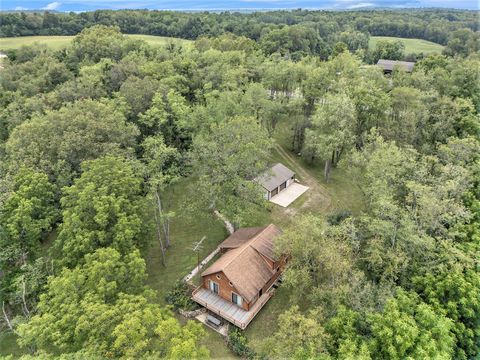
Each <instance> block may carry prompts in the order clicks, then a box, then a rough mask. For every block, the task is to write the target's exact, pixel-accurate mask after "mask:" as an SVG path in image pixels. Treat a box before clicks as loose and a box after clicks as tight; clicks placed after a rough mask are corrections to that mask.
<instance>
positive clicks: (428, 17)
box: [0, 9, 479, 60]
mask: <svg viewBox="0 0 480 360" xmlns="http://www.w3.org/2000/svg"><path fill="white" fill-rule="evenodd" d="M92 25H107V26H118V27H119V28H120V30H121V32H122V33H126V34H150V35H160V36H171V37H179V38H184V39H193V40H195V39H197V38H199V37H202V36H207V37H217V36H220V35H223V34H225V33H232V34H234V35H237V36H244V37H247V38H249V39H252V40H255V41H257V42H258V44H259V46H260V47H261V49H262V50H263V51H264V52H265V53H266V54H267V55H269V54H272V53H276V52H279V53H281V54H282V55H284V54H285V53H286V52H288V53H289V54H290V55H291V56H293V57H295V58H296V59H297V60H298V59H299V58H301V57H302V56H305V55H311V54H315V55H320V56H321V57H322V58H323V59H327V58H328V56H329V55H331V54H332V52H334V50H335V45H336V44H337V43H338V42H340V43H342V44H345V45H346V47H347V48H348V49H349V50H350V51H352V52H354V51H356V50H367V48H368V38H369V36H394V37H404V38H418V39H424V40H429V41H432V42H435V43H438V44H442V45H447V44H448V43H449V42H450V45H449V49H450V48H455V49H452V50H449V51H450V52H451V53H450V55H453V54H455V53H457V54H458V53H461V52H462V51H461V50H460V48H472V47H473V49H474V50H473V51H475V50H478V33H476V32H477V31H478V29H479V23H478V13H477V12H475V11H460V10H441V9H431V10H408V11H405V10H396V11H392V10H385V11H365V10H362V11H340V12H332V11H313V10H301V9H299V10H294V11H269V12H254V13H240V12H222V13H209V12H201V13H188V12H171V11H148V10H122V11H109V10H98V11H94V12H82V13H78V14H77V13H73V12H71V13H68V14H65V13H55V12H48V11H45V12H33V13H32V12H12V13H0V37H1V36H28V35H75V34H78V33H79V32H80V31H82V30H83V29H84V28H87V27H90V26H92ZM416 55H417V56H418V55H421V54H416ZM390 58H391V57H390ZM376 60H378V59H376Z"/></svg>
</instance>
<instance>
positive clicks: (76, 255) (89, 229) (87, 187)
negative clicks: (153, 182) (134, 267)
mask: <svg viewBox="0 0 480 360" xmlns="http://www.w3.org/2000/svg"><path fill="white" fill-rule="evenodd" d="M140 175H141V174H140V173H139V172H138V171H136V169H135V164H134V163H132V162H130V161H127V160H123V159H120V158H115V157H112V156H107V157H103V158H100V159H97V160H92V161H88V162H84V163H83V173H82V176H80V178H78V179H76V180H75V183H74V184H73V185H72V186H70V187H68V188H64V190H63V192H64V195H63V197H62V200H61V203H62V208H63V223H62V225H61V227H60V230H59V234H58V238H57V240H56V247H57V249H58V250H59V251H60V253H61V254H62V256H61V259H60V260H61V262H62V263H63V264H68V265H75V264H78V263H81V262H82V258H83V256H84V255H86V254H89V253H92V252H93V251H95V250H96V249H97V248H99V247H109V246H111V247H113V248H115V249H116V250H118V251H119V252H120V253H121V254H128V253H129V252H131V251H132V249H134V248H135V247H139V248H143V247H144V246H145V245H146V243H148V237H144V236H142V234H144V233H143V232H144V231H145V226H144V225H143V224H142V206H144V205H143V200H142V199H141V197H140V185H141V178H140Z"/></svg>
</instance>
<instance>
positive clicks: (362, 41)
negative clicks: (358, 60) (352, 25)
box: [338, 30, 369, 52]
mask: <svg viewBox="0 0 480 360" xmlns="http://www.w3.org/2000/svg"><path fill="white" fill-rule="evenodd" d="M368 39H369V35H368V34H366V33H362V32H359V31H353V30H348V31H344V32H342V33H340V35H339V36H338V41H341V42H342V43H344V44H345V45H347V49H348V50H350V51H351V52H355V51H357V50H359V49H364V50H367V49H368Z"/></svg>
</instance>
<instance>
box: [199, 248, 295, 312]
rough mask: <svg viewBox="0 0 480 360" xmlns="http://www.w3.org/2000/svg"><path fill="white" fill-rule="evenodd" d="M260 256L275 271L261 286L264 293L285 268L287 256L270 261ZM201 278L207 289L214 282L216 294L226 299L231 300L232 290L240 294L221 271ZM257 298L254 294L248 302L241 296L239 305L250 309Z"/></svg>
mask: <svg viewBox="0 0 480 360" xmlns="http://www.w3.org/2000/svg"><path fill="white" fill-rule="evenodd" d="M262 257H263V258H264V259H265V260H266V261H267V263H268V265H269V266H270V267H271V268H272V269H273V270H274V271H275V273H274V274H273V275H272V277H271V278H270V280H269V281H268V282H267V283H266V284H265V286H264V287H263V288H262V293H263V294H265V293H266V292H267V291H268V289H270V287H271V286H272V285H273V283H274V282H275V281H276V280H277V279H278V277H279V276H280V275H281V274H282V272H283V270H284V269H285V266H286V263H287V262H286V259H287V256H286V255H282V256H281V257H280V259H279V260H278V261H272V260H270V259H268V258H266V257H265V256H263V255H262ZM277 268H278V269H279V271H276V269H277ZM217 275H219V276H220V279H218V278H217ZM202 279H203V283H202V286H203V287H204V288H205V289H207V290H210V281H214V282H216V283H217V284H218V287H219V291H218V295H219V296H220V297H221V298H223V299H225V300H227V301H230V302H232V292H234V293H236V294H237V295H240V293H239V292H238V290H237V289H236V288H235V286H230V280H229V279H228V278H227V276H226V275H225V274H224V273H223V272H217V273H214V274H210V275H207V276H204V277H203V278H202ZM257 300H258V294H257V295H255V297H254V298H253V299H252V300H251V301H250V302H247V301H246V300H245V299H244V298H243V297H242V306H241V307H242V308H243V309H245V310H247V311H248V310H250V307H252V306H253V304H255V302H256V301H257Z"/></svg>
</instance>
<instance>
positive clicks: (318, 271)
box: [276, 215, 373, 315]
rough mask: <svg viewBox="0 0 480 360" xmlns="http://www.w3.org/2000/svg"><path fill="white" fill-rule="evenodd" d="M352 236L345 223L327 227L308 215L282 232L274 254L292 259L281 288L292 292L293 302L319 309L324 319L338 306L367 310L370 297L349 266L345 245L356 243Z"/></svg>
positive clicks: (351, 227) (351, 228)
mask: <svg viewBox="0 0 480 360" xmlns="http://www.w3.org/2000/svg"><path fill="white" fill-rule="evenodd" d="M355 232H356V229H355V226H354V224H352V223H351V222H349V221H346V222H345V223H343V224H341V225H340V226H328V225H327V224H325V223H323V221H322V220H321V219H319V218H316V217H314V216H312V215H310V216H305V217H302V218H300V219H298V220H297V221H296V222H295V223H294V224H293V226H292V227H290V228H288V229H286V230H285V232H284V234H283V235H282V236H281V237H280V238H279V240H278V241H277V242H276V249H277V250H276V251H277V252H278V253H288V254H290V255H291V256H292V260H290V262H289V266H288V269H287V270H286V271H285V274H284V284H285V286H288V287H292V288H294V289H295V294H296V300H297V301H300V299H301V301H302V302H303V303H304V302H306V301H309V302H310V303H312V304H313V305H317V306H321V308H322V311H323V312H324V313H325V314H327V315H331V314H332V313H334V312H335V308H336V307H337V306H338V305H339V304H342V303H344V304H348V305H349V306H356V307H370V306H371V302H372V299H371V296H372V295H373V294H370V295H368V293H369V291H370V290H368V286H367V282H366V281H365V279H364V277H363V274H362V273H361V272H360V271H358V270H357V269H355V267H354V264H353V254H352V248H351V245H350V244H349V243H350V242H355V241H356V238H355ZM370 292H371V291H370Z"/></svg>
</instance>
